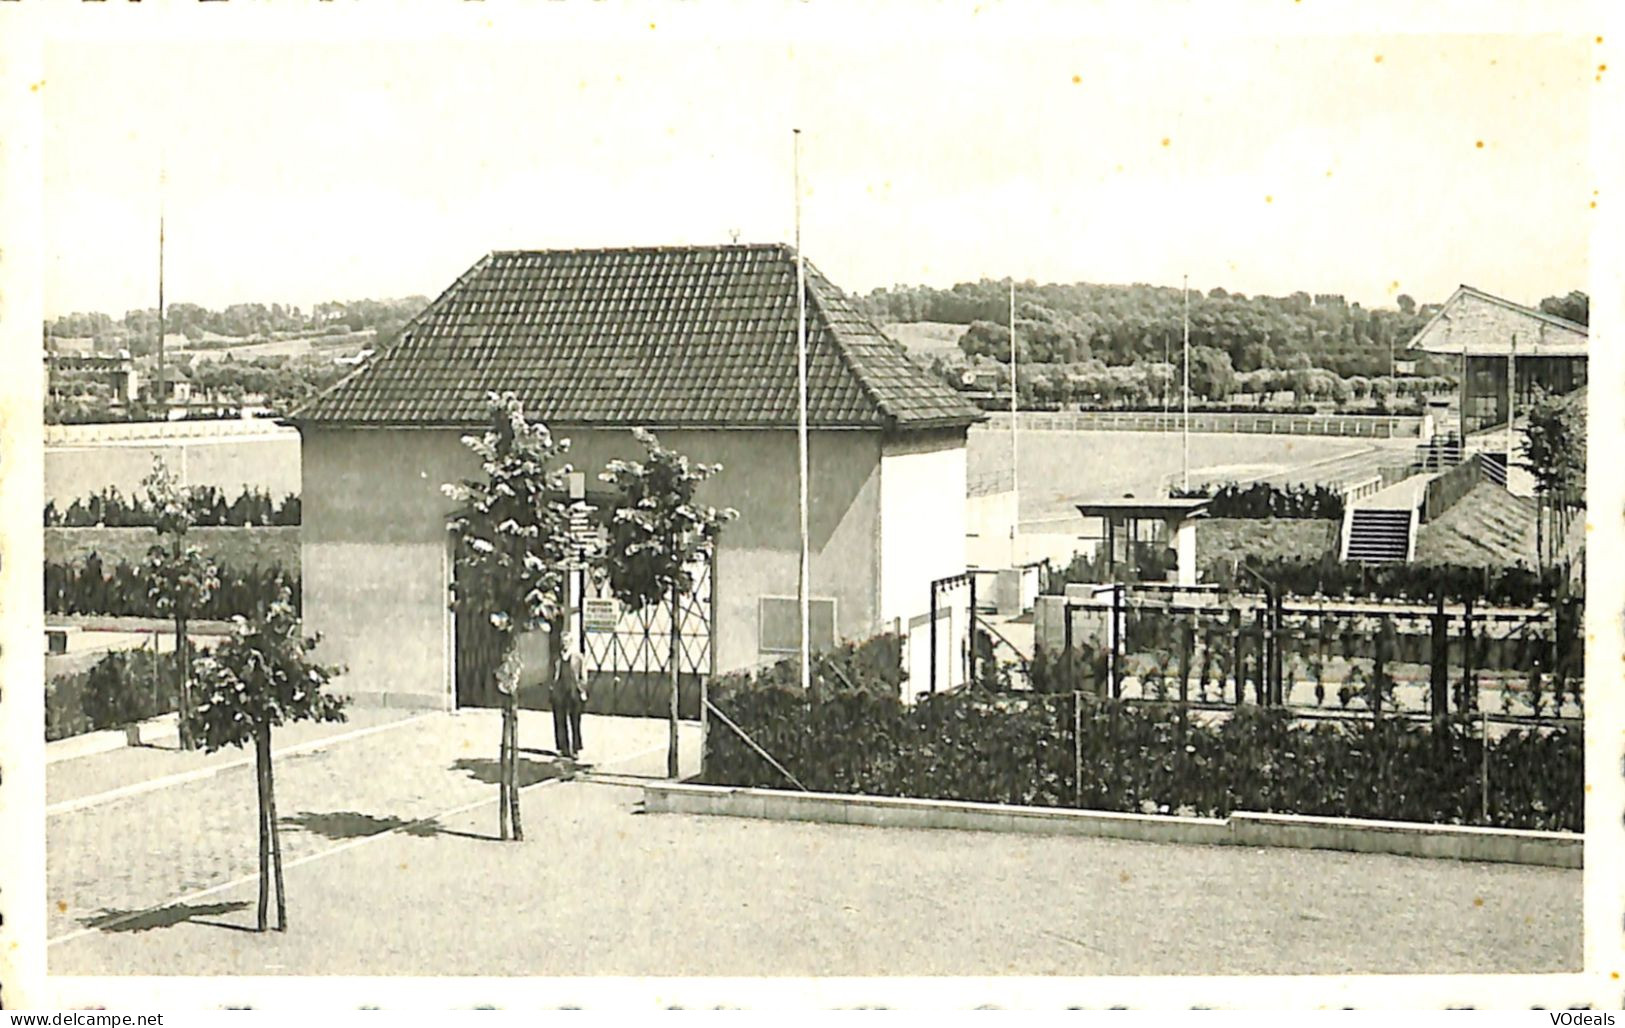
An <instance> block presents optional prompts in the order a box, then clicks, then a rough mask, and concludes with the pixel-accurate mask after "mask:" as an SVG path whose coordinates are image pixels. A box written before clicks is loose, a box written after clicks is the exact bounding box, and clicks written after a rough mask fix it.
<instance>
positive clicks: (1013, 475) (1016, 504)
mask: <svg viewBox="0 0 1625 1028" xmlns="http://www.w3.org/2000/svg"><path fill="white" fill-rule="evenodd" d="M1018 416H1019V412H1018V408H1017V404H1016V280H1015V277H1014V276H1012V277H1011V279H1010V490H1011V492H1012V493H1014V497H1013V500H1012V506H1011V513H1010V566H1011V567H1015V566H1016V565H1017V563H1018V562H1017V560H1016V533H1017V532H1018V531H1019V529H1020V526H1021V461H1020V457H1021V447H1020V442H1019V439H1020V431H1019V429H1018V427H1017V423H1016V422H1017V418H1018Z"/></svg>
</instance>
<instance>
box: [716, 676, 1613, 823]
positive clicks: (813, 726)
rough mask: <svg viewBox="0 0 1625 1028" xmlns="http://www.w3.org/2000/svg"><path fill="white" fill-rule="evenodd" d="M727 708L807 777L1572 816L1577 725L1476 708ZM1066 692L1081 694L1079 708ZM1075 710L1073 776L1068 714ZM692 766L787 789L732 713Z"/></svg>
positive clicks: (1579, 762) (1578, 818)
mask: <svg viewBox="0 0 1625 1028" xmlns="http://www.w3.org/2000/svg"><path fill="white" fill-rule="evenodd" d="M714 692H715V695H716V701H715V702H716V703H717V704H718V706H719V708H720V709H722V710H723V711H725V712H726V713H727V715H728V717H729V718H731V719H732V720H733V721H734V722H735V723H737V724H738V725H739V726H740V727H741V728H743V729H744V730H745V731H746V732H748V733H749V734H750V736H751V737H752V738H753V739H754V740H755V741H756V742H757V743H758V744H759V745H761V746H762V747H763V748H764V749H766V750H767V752H769V753H771V754H773V756H774V757H775V759H777V760H778V761H779V762H780V763H782V764H783V765H784V766H785V767H786V768H787V769H788V770H789V771H790V772H791V773H793V774H794V775H795V776H796V777H797V778H798V779H799V780H800V782H801V783H802V784H803V785H805V786H806V787H807V788H808V789H810V790H813V791H817V792H836V793H862V794H867V795H878V796H911V797H918V798H927V799H947V800H964V801H973V802H993V803H1012V804H1023V805H1030V806H1050V807H1073V806H1077V807H1083V808H1087V809H1093V810H1112V811H1129V812H1142V813H1165V814H1166V813H1184V814H1187V815H1198V816H1209V817H1223V816H1225V815H1227V814H1229V813H1230V812H1231V811H1234V810H1252V811H1265V812H1275V813H1292V814H1305V815H1316V816H1331V817H1359V818H1377V819H1384V820H1399V821H1417V822H1430V823H1439V824H1489V825H1494V826H1498V827H1506V828H1529V829H1550V830H1562V831H1580V830H1582V828H1583V800H1584V788H1583V784H1584V739H1583V735H1582V731H1581V730H1580V729H1578V728H1555V729H1548V730H1514V731H1510V732H1508V733H1507V734H1506V735H1504V736H1500V737H1497V738H1492V739H1491V740H1490V742H1489V753H1488V767H1489V810H1490V816H1489V819H1488V821H1485V819H1484V818H1483V816H1482V814H1481V803H1482V799H1481V791H1480V790H1481V779H1480V766H1481V765H1480V760H1481V756H1482V753H1483V751H1482V746H1483V744H1482V743H1481V741H1480V740H1479V738H1478V736H1477V732H1476V729H1475V726H1474V725H1473V723H1472V722H1470V721H1455V722H1451V723H1450V724H1448V725H1447V726H1446V727H1445V728H1443V729H1441V730H1438V731H1435V730H1434V729H1433V728H1432V727H1431V726H1430V725H1427V724H1418V723H1414V722H1410V721H1405V720H1396V719H1377V720H1375V721H1372V720H1366V719H1362V720H1357V721H1343V720H1340V721H1321V722H1300V721H1296V720H1294V719H1293V717H1292V716H1291V715H1290V714H1289V713H1288V712H1286V711H1283V710H1279V709H1272V708H1258V707H1242V708H1238V709H1237V710H1236V711H1235V712H1234V713H1233V714H1232V715H1230V716H1229V717H1227V718H1224V719H1221V720H1213V721H1196V720H1189V719H1187V718H1184V717H1181V716H1180V713H1179V711H1178V709H1177V707H1173V706H1169V705H1157V704H1132V703H1125V702H1122V701H1113V700H1100V699H1096V698H1094V697H1091V696H1089V695H1087V694H1083V695H1081V696H1078V695H1077V694H1059V695H1042V694H1019V693H1003V694H991V693H983V692H977V691H959V692H953V693H939V694H937V695H935V696H931V697H927V698H925V699H922V700H921V701H920V702H919V703H917V704H916V705H914V706H913V707H905V706H904V705H903V704H902V703H901V702H900V701H899V700H898V699H897V698H896V697H895V696H888V695H885V694H884V693H882V692H879V691H876V690H866V689H844V688H842V689H837V690H833V691H824V692H823V693H821V694H820V695H819V696H818V697H817V698H816V699H815V698H813V697H809V696H808V695H806V694H804V693H802V692H801V690H799V689H797V688H792V687H785V686H782V685H768V686H755V685H752V684H748V683H739V682H734V683H732V684H724V683H720V682H719V687H718V688H717V689H716V690H715V691H714ZM1075 704H1076V706H1075ZM1075 712H1076V714H1077V716H1078V717H1079V719H1080V721H1081V724H1082V732H1081V734H1079V735H1077V736H1076V738H1077V739H1078V740H1080V744H1081V750H1082V761H1081V764H1082V770H1083V775H1082V781H1081V782H1079V781H1078V779H1077V774H1076V770H1075V768H1076V763H1075V760H1076V756H1075V752H1074V738H1075V736H1074V733H1073V723H1074V722H1073V718H1074V713H1075ZM705 768H706V770H705V774H704V777H703V781H705V782H707V783H710V784H716V785H732V786H760V787H768V788H786V787H788V786H787V783H786V782H785V780H784V778H783V776H782V775H781V774H780V773H779V772H778V771H777V770H776V769H774V768H773V767H772V765H770V764H769V763H768V762H767V761H765V760H763V759H762V758H761V757H760V756H759V755H758V754H757V753H756V752H755V751H754V750H753V749H752V748H751V747H749V746H748V745H747V744H746V743H745V742H743V741H742V740H741V739H740V738H739V737H738V736H737V735H736V734H735V733H734V732H732V731H730V730H728V729H727V728H726V727H725V726H721V725H719V726H717V727H716V728H715V729H714V730H713V731H711V732H710V733H709V735H708V740H707V744H706V753H705Z"/></svg>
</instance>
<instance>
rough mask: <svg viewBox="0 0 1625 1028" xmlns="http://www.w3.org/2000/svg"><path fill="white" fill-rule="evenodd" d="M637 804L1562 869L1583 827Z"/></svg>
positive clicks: (913, 807)
mask: <svg viewBox="0 0 1625 1028" xmlns="http://www.w3.org/2000/svg"><path fill="white" fill-rule="evenodd" d="M643 806H644V810H646V811H648V812H649V813H651V814H711V815H716V816H722V817H755V818H763V819H766V820H769V821H816V822H821V823H825V824H848V825H870V826H874V827H882V828H960V829H970V830H974V831H991V832H1022V833H1027V834H1036V835H1070V836H1080V837H1092V838H1101V839H1133V840H1137V841H1140V842H1164V843H1184V844H1187V845H1190V844H1196V845H1208V846H1257V847H1264V846H1269V847H1286V848H1296V849H1329V850H1343V851H1347V852H1353V853H1388V854H1393V855H1395V856H1405V857H1435V858H1443V859H1452V860H1477V861H1485V862H1491V863H1503V864H1534V865H1537V866H1541V867H1563V868H1579V867H1582V866H1583V859H1584V843H1585V839H1584V836H1581V835H1575V834H1573V833H1570V832H1534V831H1521V830H1516V829H1508V828H1476V827H1468V826H1462V825H1430V824H1417V823H1412V822H1405V821H1366V820H1360V819H1357V818H1333V817H1300V816H1297V815H1291V814H1255V813H1249V812H1245V811H1236V812H1235V813H1232V814H1231V815H1230V816H1229V817H1228V818H1224V819H1219V818H1205V817H1164V816H1160V815H1152V814H1126V813H1118V812H1115V811H1102V810H1072V809H1069V808H1062V807H1018V806H1005V805H1003V804H998V803H965V802H960V801H956V800H923V799H906V798H902V797H895V796H852V795H845V794H838V793H819V792H785V791H781V790H777V789H740V788H733V787H731V786H717V785H690V784H686V783H677V782H650V783H647V784H645V785H644V787H643Z"/></svg>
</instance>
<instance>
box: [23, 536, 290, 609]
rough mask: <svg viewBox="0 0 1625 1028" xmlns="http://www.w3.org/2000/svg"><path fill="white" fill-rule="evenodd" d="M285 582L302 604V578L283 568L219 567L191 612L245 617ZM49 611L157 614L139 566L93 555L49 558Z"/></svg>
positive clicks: (273, 595)
mask: <svg viewBox="0 0 1625 1028" xmlns="http://www.w3.org/2000/svg"><path fill="white" fill-rule="evenodd" d="M283 586H286V587H287V588H288V589H289V590H290V591H291V592H292V593H293V604H294V608H295V609H298V607H299V576H298V574H296V573H293V572H290V571H287V570H285V569H283V568H280V567H275V566H271V567H260V566H259V565H257V564H256V565H252V566H250V567H248V568H231V567H222V568H220V588H219V589H217V590H216V591H215V593H214V594H213V595H212V596H211V597H210V598H209V600H208V602H207V603H205V604H204V605H203V607H202V609H200V610H198V611H197V612H196V613H195V614H194V615H193V616H194V617H195V618H198V619H201V620H205V621H224V620H227V619H229V618H231V617H233V616H234V615H237V614H243V615H247V614H250V613H252V612H253V611H255V610H257V609H259V608H260V607H261V606H263V605H264V604H265V603H266V602H268V601H269V600H271V599H273V598H275V596H276V595H277V593H278V591H279V590H280V589H281V588H282V587H283ZM45 612H46V613H47V614H105V615H112V616H115V617H158V616H160V615H159V614H158V612H157V604H156V603H155V601H154V600H153V598H152V595H151V592H150V590H149V583H148V581H147V577H146V573H145V572H144V571H143V569H142V568H141V567H139V566H133V565H131V564H129V563H127V562H125V561H119V562H118V564H116V565H114V566H113V567H112V568H111V569H107V568H105V567H104V566H103V565H102V562H101V558H100V557H98V556H97V555H96V554H95V553H92V554H90V555H89V556H88V557H86V558H85V560H84V562H83V563H82V564H78V565H73V564H62V563H57V562H54V561H52V562H48V563H47V564H46V565H45Z"/></svg>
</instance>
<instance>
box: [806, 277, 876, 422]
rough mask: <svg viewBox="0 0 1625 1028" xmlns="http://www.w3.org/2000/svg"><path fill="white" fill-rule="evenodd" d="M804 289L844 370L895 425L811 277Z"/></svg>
mask: <svg viewBox="0 0 1625 1028" xmlns="http://www.w3.org/2000/svg"><path fill="white" fill-rule="evenodd" d="M801 259H802V261H803V262H804V263H805V264H806V266H807V268H808V269H809V270H810V271H811V272H812V274H813V275H816V276H817V277H818V280H819V281H820V282H821V283H823V285H825V286H828V287H829V288H831V289H835V288H836V286H835V284H834V283H833V282H831V281H830V280H829V279H828V278H827V277H826V276H825V275H824V273H823V272H822V271H819V270H818V267H817V265H815V264H813V262H812V261H809V260H807V259H806V258H805V257H802V258H801ZM804 288H805V289H806V290H807V305H808V306H809V307H817V309H818V316H819V318H820V319H821V320H822V321H823V323H824V327H825V328H826V329H827V330H828V331H829V336H830V339H831V340H832V341H833V342H834V344H835V352H836V354H837V355H838V356H839V357H840V359H841V363H842V364H844V365H845V366H846V369H847V370H848V371H850V372H851V373H852V377H853V378H854V379H856V380H857V383H858V388H859V389H861V390H863V395H864V396H866V397H868V398H869V402H870V403H872V404H874V406H875V409H876V410H878V411H879V412H880V414H881V416H882V417H884V418H885V419H886V420H887V421H888V422H890V423H892V424H895V423H896V421H897V416H896V415H895V414H893V413H892V412H891V411H890V410H889V409H887V405H886V402H885V401H884V400H882V399H881V398H880V393H879V392H878V391H877V390H876V389H875V386H874V383H873V382H871V381H870V380H869V375H868V372H867V370H866V369H864V368H863V367H861V366H860V365H859V363H858V362H857V361H856V360H854V359H853V357H852V354H851V352H850V351H849V350H848V349H847V347H846V340H845V338H843V337H842V335H841V333H840V332H838V331H836V328H835V326H834V324H833V323H831V322H830V320H829V314H828V312H827V311H825V310H824V303H823V300H822V298H821V297H820V296H819V294H818V291H817V290H815V289H814V288H813V279H812V276H811V275H810V276H808V277H807V281H806V282H805V283H804ZM869 327H870V328H873V327H874V326H873V325H870V326H869Z"/></svg>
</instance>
